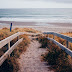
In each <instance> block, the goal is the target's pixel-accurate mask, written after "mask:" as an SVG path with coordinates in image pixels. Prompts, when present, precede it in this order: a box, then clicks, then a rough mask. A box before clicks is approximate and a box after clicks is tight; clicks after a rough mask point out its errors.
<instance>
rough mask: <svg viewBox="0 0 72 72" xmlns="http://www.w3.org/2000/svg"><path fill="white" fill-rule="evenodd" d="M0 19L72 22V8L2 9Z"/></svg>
mask: <svg viewBox="0 0 72 72" xmlns="http://www.w3.org/2000/svg"><path fill="white" fill-rule="evenodd" d="M0 21H16V22H60V23H72V8H32V9H31V8H25V9H0Z"/></svg>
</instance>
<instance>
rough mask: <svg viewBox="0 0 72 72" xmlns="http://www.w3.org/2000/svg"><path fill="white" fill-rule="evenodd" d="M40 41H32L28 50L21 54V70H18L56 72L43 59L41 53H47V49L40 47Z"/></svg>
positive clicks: (22, 71)
mask: <svg viewBox="0 0 72 72" xmlns="http://www.w3.org/2000/svg"><path fill="white" fill-rule="evenodd" d="M40 45H41V44H40V43H39V42H38V41H35V40H34V41H32V42H31V43H30V45H29V47H28V48H27V50H26V52H24V53H23V54H21V56H20V59H18V61H19V66H20V70H19V71H18V72H54V71H53V70H50V69H49V68H48V67H50V66H49V65H47V64H46V63H45V62H42V61H41V54H43V53H46V49H43V48H39V47H40Z"/></svg>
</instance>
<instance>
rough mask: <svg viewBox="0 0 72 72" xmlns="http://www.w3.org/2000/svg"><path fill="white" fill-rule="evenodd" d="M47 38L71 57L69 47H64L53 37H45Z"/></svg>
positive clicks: (71, 53)
mask: <svg viewBox="0 0 72 72" xmlns="http://www.w3.org/2000/svg"><path fill="white" fill-rule="evenodd" d="M47 39H48V40H50V41H52V42H53V43H55V44H56V45H57V46H59V47H60V48H61V49H62V50H64V51H65V52H66V53H67V54H69V55H70V56H71V57H72V51H71V50H70V49H68V48H66V47H65V46H63V45H62V44H61V43H59V42H57V41H56V40H54V39H51V38H47Z"/></svg>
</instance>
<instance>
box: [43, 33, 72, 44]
mask: <svg viewBox="0 0 72 72" xmlns="http://www.w3.org/2000/svg"><path fill="white" fill-rule="evenodd" d="M44 34H53V35H55V36H58V37H60V38H63V39H65V40H67V41H69V42H71V43H72V37H69V36H66V35H62V34H59V33H55V32H44Z"/></svg>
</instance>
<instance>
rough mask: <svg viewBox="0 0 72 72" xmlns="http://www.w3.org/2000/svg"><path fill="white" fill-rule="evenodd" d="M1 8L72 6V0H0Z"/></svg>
mask: <svg viewBox="0 0 72 72" xmlns="http://www.w3.org/2000/svg"><path fill="white" fill-rule="evenodd" d="M0 8H72V0H0Z"/></svg>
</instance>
